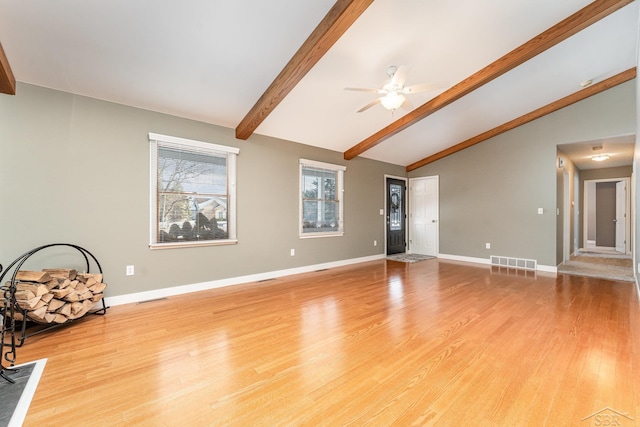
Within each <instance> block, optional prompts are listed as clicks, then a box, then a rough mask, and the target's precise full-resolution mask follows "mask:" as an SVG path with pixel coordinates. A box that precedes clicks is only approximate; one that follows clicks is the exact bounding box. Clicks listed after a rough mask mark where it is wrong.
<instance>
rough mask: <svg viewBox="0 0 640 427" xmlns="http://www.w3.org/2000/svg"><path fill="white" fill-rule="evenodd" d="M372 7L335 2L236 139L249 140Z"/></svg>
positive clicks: (366, 1) (359, 0) (361, 1)
mask: <svg viewBox="0 0 640 427" xmlns="http://www.w3.org/2000/svg"><path fill="white" fill-rule="evenodd" d="M371 3H373V0H338V1H337V2H336V4H335V5H333V7H332V8H331V10H329V12H328V13H327V14H326V16H325V17H324V18H323V19H322V21H321V22H320V24H318V26H317V27H316V28H315V30H313V32H312V33H311V35H310V36H309V37H308V38H307V40H306V41H305V42H304V43H303V44H302V46H301V47H300V49H298V51H297V52H296V53H295V55H293V57H292V58H291V60H289V63H287V65H286V66H285V67H284V68H283V69H282V71H281V72H280V74H278V76H277V77H276V78H275V80H274V81H273V82H272V83H271V85H270V86H269V87H268V88H267V90H266V91H265V92H264V93H263V94H262V96H261V97H260V98H259V99H258V101H257V102H256V104H255V105H254V106H253V108H251V110H250V111H249V113H247V115H246V116H245V117H244V118H243V119H242V121H241V122H240V124H239V125H238V126H237V127H236V138H238V139H247V138H249V137H250V136H251V134H253V132H254V131H255V130H256V129H257V128H258V126H260V123H262V122H263V121H264V119H266V118H267V116H268V115H269V114H271V112H272V111H273V110H274V109H275V108H276V107H277V106H278V104H279V103H280V102H281V101H282V100H283V99H284V97H285V96H287V94H289V92H291V90H292V89H293V88H294V87H295V86H296V85H297V84H298V83H299V82H300V80H302V78H303V77H304V76H305V75H306V74H307V73H308V72H309V70H311V68H313V66H314V65H316V63H317V62H318V61H319V60H320V58H322V57H323V56H324V54H325V53H327V51H328V50H329V49H330V48H331V46H333V45H334V43H335V42H336V41H338V39H339V38H340V37H341V36H342V35H343V34H344V33H345V31H347V29H349V27H351V25H352V24H353V23H354V22H355V21H356V19H358V17H359V16H360V15H361V14H362V12H364V11H365V10H366V9H367V7H369V5H370V4H371Z"/></svg>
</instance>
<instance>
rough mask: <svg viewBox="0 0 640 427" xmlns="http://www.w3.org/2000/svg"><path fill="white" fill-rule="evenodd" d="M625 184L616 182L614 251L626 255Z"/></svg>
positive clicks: (624, 182)
mask: <svg viewBox="0 0 640 427" xmlns="http://www.w3.org/2000/svg"><path fill="white" fill-rule="evenodd" d="M626 206H627V182H626V181H618V182H616V251H617V252H622V253H626V251H627V248H626V246H627V245H626V234H627V233H626V222H627V221H626V219H627V218H626V210H627V209H626Z"/></svg>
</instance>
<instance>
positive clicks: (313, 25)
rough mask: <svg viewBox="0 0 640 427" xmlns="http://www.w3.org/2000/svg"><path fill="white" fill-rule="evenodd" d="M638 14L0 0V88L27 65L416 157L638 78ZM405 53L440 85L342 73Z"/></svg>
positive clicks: (322, 142) (421, 4) (403, 160)
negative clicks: (404, 103) (405, 88)
mask: <svg viewBox="0 0 640 427" xmlns="http://www.w3.org/2000/svg"><path fill="white" fill-rule="evenodd" d="M638 16H639V14H638V5H637V2H632V1H630V0H597V1H595V2H590V1H585V0H563V1H558V0H537V1H513V0H482V1H477V0H459V1H456V2H443V1H437V0H375V1H374V0H348V1H342V0H338V1H337V2H334V0H313V1H299V0H274V1H271V2H262V1H256V0H235V1H220V0H207V1H205V0H191V1H187V2H180V3H178V2H174V1H169V0H154V1H151V0H145V1H133V2H131V1H123V0H116V1H109V2H75V1H70V0H59V1H55V2H52V1H49V0H30V1H14V0H0V43H1V45H2V47H3V48H4V55H3V54H2V52H1V50H0V91H2V92H4V93H10V92H11V88H12V84H11V82H12V78H13V77H15V79H16V80H18V81H21V82H25V83H30V84H35V85H39V86H44V87H49V88H53V89H58V90H62V91H66V92H70V93H75V94H80V95H85V96H90V97H93V98H98V99H104V100H108V101H112V102H117V103H121V104H126V105H131V106H135V107H140V108H145V109H149V110H153V111H159V112H164V113H168V114H173V115H176V116H180V117H185V118H190V119H194V120H200V121H203V122H207V123H213V124H217V125H221V126H225V127H229V128H233V129H235V130H236V135H237V136H238V137H239V138H240V139H246V138H251V135H253V134H262V135H268V136H272V137H276V138H281V139H286V140H290V141H295V142H299V143H303V144H308V145H314V146H318V147H323V148H328V149H331V150H336V151H339V152H342V153H344V157H345V158H346V159H352V158H354V157H356V156H363V157H367V158H371V159H376V160H380V161H385V162H389V163H394V164H399V165H403V166H407V169H408V170H411V169H414V168H417V167H419V166H420V165H423V164H426V163H428V162H430V161H433V160H435V159H438V158H441V157H442V156H444V155H447V154H449V153H451V152H453V151H455V150H458V149H463V148H465V147H467V146H470V145H473V144H475V143H479V142H482V141H483V140H485V139H487V138H489V137H491V136H493V135H495V134H496V133H499V132H502V131H506V130H509V129H511V128H513V127H516V126H518V125H520V124H521V123H523V122H526V121H529V120H533V119H535V118H537V117H539V116H541V115H544V114H547V113H549V112H550V111H553V110H555V109H557V108H560V107H562V106H564V105H569V104H571V103H572V102H576V101H578V100H580V99H583V98H584V97H585V96H590V95H592V94H594V93H597V92H599V91H601V90H605V89H607V88H609V87H611V86H614V85H617V84H620V83H622V82H624V81H628V80H630V79H633V78H635V65H636V56H637V52H638V46H637V42H638ZM392 65H395V66H400V65H406V66H408V67H409V73H408V77H407V80H406V84H407V85H414V84H420V83H434V84H436V85H437V89H435V90H431V91H425V92H420V93H414V94H410V95H408V98H409V99H410V101H411V103H412V105H413V107H412V108H410V109H408V110H405V109H398V110H395V111H393V112H391V111H389V110H386V109H384V108H383V107H382V106H381V105H375V106H373V107H372V108H370V109H367V110H366V111H363V112H360V113H358V112H357V111H358V110H359V109H360V108H361V107H363V106H364V105H366V104H368V103H369V102H371V101H373V100H375V99H376V97H377V96H379V95H378V94H375V93H367V92H354V91H346V90H344V88H345V87H366V88H380V87H381V86H382V84H383V82H384V81H385V80H386V79H388V76H387V69H388V68H389V66H392ZM587 81H590V82H591V83H590V84H586V83H585V82H587ZM18 90H19V88H18ZM177 136H180V135H177ZM614 136H616V135H612V137H614ZM240 143H241V142H240Z"/></svg>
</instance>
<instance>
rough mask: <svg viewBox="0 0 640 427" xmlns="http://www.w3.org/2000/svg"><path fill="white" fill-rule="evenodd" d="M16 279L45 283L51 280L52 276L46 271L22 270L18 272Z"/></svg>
mask: <svg viewBox="0 0 640 427" xmlns="http://www.w3.org/2000/svg"><path fill="white" fill-rule="evenodd" d="M16 280H19V281H23V282H36V283H45V282H48V281H49V280H51V276H50V275H49V273H47V272H46V271H29V270H20V271H18V273H17V274H16Z"/></svg>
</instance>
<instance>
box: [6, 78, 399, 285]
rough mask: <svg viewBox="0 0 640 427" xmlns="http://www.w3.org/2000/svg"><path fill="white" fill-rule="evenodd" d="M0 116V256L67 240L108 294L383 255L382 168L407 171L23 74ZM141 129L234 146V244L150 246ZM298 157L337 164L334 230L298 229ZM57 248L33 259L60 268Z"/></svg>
mask: <svg viewBox="0 0 640 427" xmlns="http://www.w3.org/2000/svg"><path fill="white" fill-rule="evenodd" d="M0 117H1V120H0V196H1V199H0V200H1V201H2V204H3V206H2V209H1V210H0V221H1V223H2V235H1V238H0V262H1V263H2V264H4V265H5V266H6V265H7V264H8V263H9V262H11V261H12V260H13V259H15V258H16V257H17V256H19V255H20V254H22V253H24V252H25V251H27V250H30V249H32V248H34V247H37V246H40V245H44V244H48V243H54V242H71V243H74V244H77V245H80V246H83V247H85V248H87V249H89V250H90V251H91V252H93V253H94V254H95V255H96V257H97V258H98V260H99V261H100V262H101V264H102V267H103V270H104V272H105V281H106V282H107V283H108V284H109V288H108V290H107V293H106V295H107V296H116V295H125V294H129V293H135V292H141V291H147V290H154V289H160V288H166V287H171V286H178V285H185V284H194V283H202V282H208V281H213V280H219V279H226V278H233V277H239V276H245V275H251V274H259V273H265V272H271V271H278V270H285V269H290V268H296V267H304V266H309V265H316V264H320V263H327V262H336V261H341V260H349V259H355V258H360V257H367V256H373V255H378V254H380V255H381V254H382V253H383V251H384V242H383V240H384V221H383V217H382V216H380V214H379V210H380V209H381V208H383V207H384V175H385V174H391V175H399V176H406V173H405V171H404V168H403V167H400V166H396V165H390V164H385V163H381V162H376V161H372V160H366V159H360V158H358V159H355V160H353V161H350V162H346V161H344V160H343V158H342V154H341V153H339V152H333V151H328V150H321V149H317V148H314V147H310V146H306V145H301V144H295V143H292V142H288V141H282V140H276V139H273V138H267V137H261V136H257V135H256V136H252V137H251V138H250V139H249V140H248V141H240V140H236V139H235V138H234V130H233V129H228V128H222V127H218V126H214V125H210V124H205V123H201V122H196V121H191V120H186V119H182V118H178V117H173V116H168V115H164V114H159V113H154V112H150V111H145V110H141V109H136V108H132V107H127V106H123V105H118V104H113V103H108V102H104V101H99V100H95V99H91V98H86V97H82V96H75V95H72V94H68V93H64V92H59V91H54V90H50V89H45V88H41V87H37V86H32V85H27V84H19V85H18V89H17V95H16V96H6V95H3V96H0ZM149 132H154V133H160V134H165V135H171V136H176V137H182V138H190V139H195V140H201V141H207V142H212V143H217V144H223V145H230V146H237V147H239V148H240V155H239V157H238V185H237V188H238V216H237V221H238V239H239V243H238V244H237V245H231V246H210V247H198V248H181V249H164V250H153V251H152V250H150V249H149V247H148V244H149V142H148V133H149ZM301 157H302V158H307V159H312V160H317V161H323V162H331V163H335V164H343V165H346V166H347V171H346V173H345V196H344V197H345V235H344V236H343V237H332V238H316V239H304V240H301V239H299V238H298V191H299V187H298V185H299V184H298V179H299V178H298V159H299V158H301ZM374 240H377V241H378V246H377V247H374V246H373V241H374ZM290 249H295V251H296V255H295V256H294V257H291V256H290ZM60 257H62V255H60V256H58V255H57V254H56V255H55V256H53V255H51V256H44V258H45V259H43V260H42V261H41V263H42V264H45V265H46V264H49V266H53V267H66V266H67V265H59V264H60V263H62V261H61V260H60ZM46 258H51V259H46ZM34 262H35V261H34ZM38 262H39V263H40V261H39V260H38ZM126 265H135V269H136V270H135V271H136V274H135V276H129V277H127V276H125V266H126Z"/></svg>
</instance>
